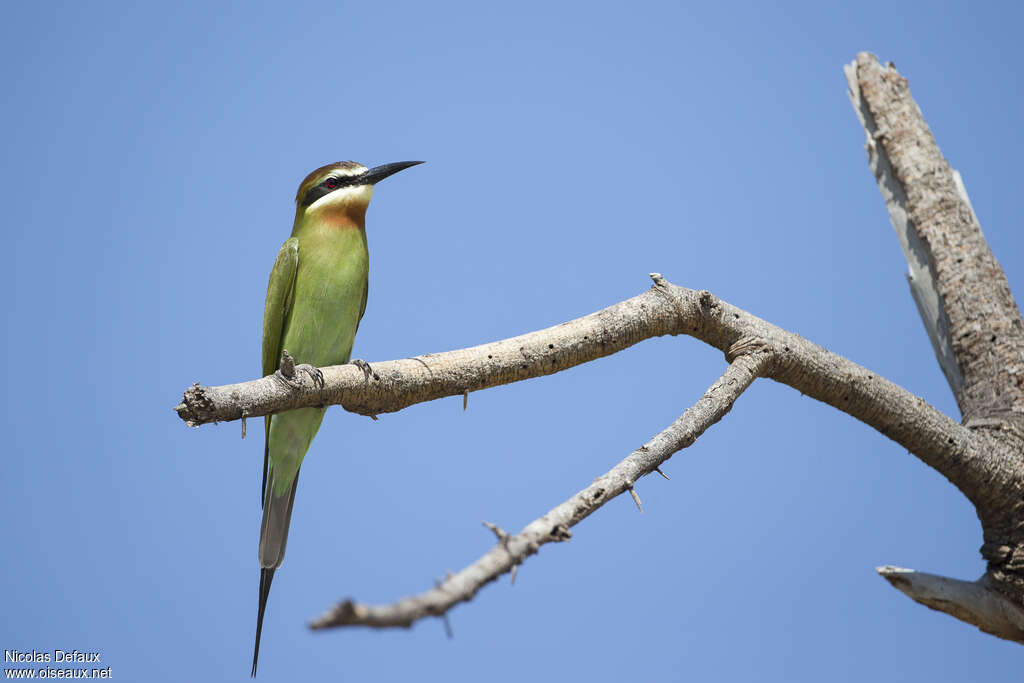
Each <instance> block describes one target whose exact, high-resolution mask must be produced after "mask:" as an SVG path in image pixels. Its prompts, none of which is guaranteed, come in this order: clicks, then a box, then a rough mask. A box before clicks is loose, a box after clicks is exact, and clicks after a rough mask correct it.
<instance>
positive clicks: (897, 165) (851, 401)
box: [176, 54, 1024, 643]
mask: <svg viewBox="0 0 1024 683" xmlns="http://www.w3.org/2000/svg"><path fill="white" fill-rule="evenodd" d="M846 73H847V78H848V81H849V84H850V92H851V94H850V97H851V100H852V101H853V104H854V108H855V109H856V111H857V112H858V115H859V116H860V117H861V121H862V122H863V124H864V128H865V131H866V133H867V137H868V156H869V161H870V164H871V168H872V170H873V171H874V173H875V176H876V178H877V180H878V184H879V187H880V189H881V191H882V194H883V197H884V198H885V201H886V204H887V206H888V208H889V211H890V215H891V217H892V220H893V225H894V226H895V227H896V231H897V234H898V236H899V238H900V243H901V245H902V246H903V249H904V253H905V254H906V256H907V261H908V265H909V269H910V273H909V281H910V286H911V292H912V295H913V297H914V300H915V301H916V302H917V305H918V309H919V311H920V312H921V316H922V319H923V321H924V323H925V326H926V328H927V329H928V333H929V336H930V338H931V340H932V344H933V347H934V349H935V353H936V356H937V357H938V359H939V364H940V367H941V368H942V370H943V372H944V373H945V375H946V378H947V380H948V382H949V384H950V387H951V388H952V390H953V392H954V394H955V395H956V399H957V403H958V405H959V407H960V409H961V412H962V414H963V416H964V421H963V424H960V423H958V422H957V421H955V420H954V419H952V418H950V417H948V416H946V415H943V414H942V413H940V412H939V411H938V410H936V409H935V408H933V407H932V406H930V405H929V404H927V403H926V402H925V401H924V400H923V399H921V398H919V397H917V396H914V395H913V394H911V393H910V392H908V391H906V390H905V389H903V388H901V387H899V386H897V385H895V384H893V383H892V382H890V381H888V380H886V379H884V378H881V377H878V376H877V375H875V374H874V373H872V372H871V371H869V370H867V369H865V368H863V367H861V366H860V365H857V364H856V363H854V362H852V361H850V360H847V359H846V358H843V357H841V356H838V355H836V354H833V353H831V352H829V351H827V350H825V349H823V348H821V347H820V346H818V345H816V344H813V343H812V342H809V341H807V340H806V339H803V338H802V337H800V336H799V335H796V334H794V333H792V332H788V331H786V330H783V329H781V328H779V327H777V326H775V325H772V324H770V323H768V322H766V321H764V320H761V319H760V318H758V317H756V316H754V315H752V314H750V313H747V312H746V311H743V310H741V309H739V308H736V307H735V306H732V305H730V304H728V303H726V302H724V301H721V300H719V299H718V298H716V297H715V296H713V295H712V294H711V293H710V292H707V291H695V290H690V289H685V288H682V287H677V286H675V285H671V284H669V283H668V282H666V281H665V280H664V279H663V278H662V277H661V276H660V275H658V274H657V273H654V274H652V275H651V277H652V279H653V280H654V286H653V287H652V288H651V289H650V290H648V291H646V292H644V293H642V294H640V295H638V296H635V297H633V298H631V299H627V300H626V301H623V302H621V303H618V304H615V305H613V306H610V307H608V308H606V309H603V310H601V311H598V312H596V313H593V314H591V315H588V316H585V317H583V318H578V319H576V320H572V321H569V322H566V323H563V324H561V325H557V326H555V327H551V328H548V329H545V330H539V331H537V332H531V333H529V334H525V335H522V336H519V337H513V338H510V339H505V340H502V341H497V342H492V343H490V344H484V345H481V346H476V347H472V348H466V349H461V350H457V351H448V352H445V353H437V354H427V355H423V356H417V357H415V358H410V359H402V360H393V361H384V362H378V363H374V364H373V366H372V368H373V374H372V376H371V378H370V381H367V380H366V377H365V375H364V373H363V370H361V369H359V368H357V367H355V366H333V367H327V368H322V371H323V372H322V376H323V382H322V384H317V383H314V382H313V380H312V379H311V378H309V377H305V376H303V375H301V374H298V375H296V376H294V377H292V378H288V379H286V378H284V377H283V376H279V373H278V374H276V375H271V376H268V377H265V378H262V379H257V380H253V381H249V382H242V383H239V384H232V385H227V386H221V387H204V386H200V385H198V384H196V385H194V386H192V387H190V388H189V389H188V390H187V391H186V392H185V396H184V399H183V400H182V403H181V404H180V405H178V406H177V408H176V410H177V411H178V415H179V416H180V417H181V419H182V420H184V421H185V422H186V424H188V425H190V426H198V425H201V424H204V423H209V422H216V421H224V420H236V419H239V418H243V417H258V416H261V415H267V414H271V413H275V412H280V411H284V410H291V409H294V408H299V407H304V406H322V405H333V404H337V405H341V406H343V407H344V408H345V409H347V410H350V411H352V412H356V413H360V414H364V415H377V414H379V413H386V412H393V411H397V410H401V409H402V408H405V407H407V406H410V405H413V404H416V403H420V402H423V401H430V400H433V399H437V398H441V397H444V396H458V395H461V396H465V395H466V393H467V392H469V391H479V390H481V389H486V388H488V387H493V386H498V385H501V384H507V383H510V382H516V381H520V380H524V379H529V378H532V377H539V376H542V375H548V374H552V373H555V372H560V371H562V370H565V369H567V368H570V367H573V366H575V365H579V364H581V363H585V362H588V361H591V360H595V359H597V358H601V357H604V356H608V355H610V354H613V353H616V352H618V351H621V350H623V349H626V348H628V347H630V346H632V345H634V344H636V343H638V342H640V341H642V340H644V339H648V338H651V337H656V336H661V335H666V334H671V335H678V334H686V335H689V336H692V337H695V338H697V339H700V340H702V341H704V342H705V343H707V344H710V345H712V346H714V347H716V348H718V349H720V350H721V351H722V352H723V353H724V354H725V357H726V360H727V361H728V362H729V364H730V365H729V367H728V369H727V370H726V372H725V374H724V375H723V377H722V379H720V380H719V382H717V383H716V384H715V385H713V386H712V387H711V389H709V390H708V392H707V393H706V394H705V395H704V397H703V398H702V399H701V401H700V402H698V403H697V404H696V405H695V406H693V407H691V408H690V409H689V410H687V411H686V412H685V413H684V414H683V415H682V416H681V417H680V418H679V420H677V421H676V423H674V424H673V425H672V426H670V427H669V428H668V429H666V430H665V431H664V432H662V433H661V434H659V435H658V436H656V437H655V438H654V439H653V440H652V441H651V442H649V443H648V444H647V445H645V446H644V447H642V448H641V449H639V450H638V451H635V452H634V453H632V454H630V456H628V457H627V458H626V459H625V460H623V461H622V462H621V463H620V464H619V465H617V466H616V467H615V468H613V469H612V470H611V471H610V472H608V473H607V474H605V475H603V476H602V477H600V478H599V479H598V480H596V481H595V482H594V483H593V484H592V485H590V486H588V487H587V488H585V489H584V490H583V491H581V492H580V493H577V494H576V495H575V496H573V497H572V498H570V499H569V500H568V501H566V502H565V503H562V504H561V505H560V506H558V507H556V508H554V509H553V510H551V511H550V512H548V513H547V514H546V515H545V516H543V517H541V518H540V519H538V520H536V521H535V522H533V523H531V524H530V525H528V526H527V527H526V528H525V529H523V531H521V532H520V533H519V534H516V535H514V536H509V535H507V534H504V532H501V534H500V535H499V538H500V540H499V544H498V546H497V547H495V548H494V549H492V550H491V551H490V552H488V553H487V554H485V555H484V556H483V557H482V558H480V560H478V561H477V562H475V563H474V564H472V565H470V566H469V567H467V568H466V569H464V570H463V571H461V572H459V573H458V574H456V575H454V576H451V577H449V578H448V579H446V580H445V581H444V582H442V583H440V584H439V585H438V586H437V587H436V588H435V589H433V590H430V591H427V592H426V593H423V594H421V595H418V596H415V597H410V598H406V599H404V600H401V601H399V602H397V603H394V604H392V605H386V606H366V605H361V604H356V603H353V602H351V601H347V602H345V603H342V604H340V605H338V606H336V607H334V608H332V609H331V610H330V611H329V612H327V613H326V614H325V615H323V616H322V617H320V618H319V619H317V620H316V621H314V622H313V624H312V626H313V627H315V628H325V627H329V626H340V625H366V626H374V627H387V626H408V625H409V624H411V623H412V622H413V621H415V620H416V619H419V618H422V617H424V616H429V615H444V614H445V613H446V612H447V610H449V609H450V608H451V607H452V606H454V605H456V604H458V603H460V602H464V601H466V600H469V599H471V598H472V597H473V595H474V594H475V593H476V591H477V590H479V589H480V588H481V587H482V586H484V585H485V584H487V583H488V582H490V581H493V580H494V579H495V578H497V577H498V576H500V575H501V574H502V573H504V572H507V571H514V570H515V568H516V567H518V565H519V564H520V563H521V562H522V561H523V560H524V559H525V558H526V557H528V556H529V555H531V554H533V553H535V552H536V551H537V549H538V548H539V547H540V545H541V544H543V543H547V542H551V541H560V540H566V539H567V538H568V537H569V528H570V527H571V526H573V525H574V524H576V523H578V522H579V521H581V520H582V519H584V518H585V517H586V516H588V515H589V514H591V513H592V512H593V511H594V510H596V509H597V508H598V507H600V505H602V504H603V503H604V502H606V501H607V500H610V499H611V498H612V497H615V496H617V495H619V494H621V493H622V492H624V491H630V492H631V493H633V494H634V500H636V501H637V502H638V505H639V499H638V498H637V497H636V496H635V489H634V484H635V482H636V480H637V479H638V478H639V477H641V476H643V475H646V474H649V473H651V472H654V471H657V467H658V465H659V464H660V463H661V462H663V461H664V460H665V459H667V458H668V457H669V456H671V454H672V453H674V452H675V451H677V450H679V449H680V448H683V447H685V446H686V445H689V443H692V441H693V440H694V439H696V438H697V436H699V435H700V434H701V433H702V432H703V431H704V430H705V429H707V427H708V426H710V425H711V424H713V423H714V422H715V421H717V420H718V419H719V418H721V416H722V415H724V413H725V412H727V411H728V408H729V406H731V405H732V402H733V401H735V400H736V397H738V396H739V394H740V393H742V391H743V390H744V389H745V388H746V387H747V386H748V385H749V384H750V382H752V381H753V380H754V379H756V378H757V377H767V378H770V379H773V380H775V381H778V382H781V383H783V384H787V385H789V386H791V387H793V388H794V389H797V390H798V391H800V392H801V393H803V394H806V395H808V396H810V397H812V398H815V399H817V400H819V401H822V402H824V403H827V404H829V405H831V406H833V407H835V408H837V409H839V410H841V411H843V412H845V413H847V414H849V415H851V416H853V417H854V418H856V419H858V420H860V421H861V422H863V423H865V424H867V425H869V426H871V427H872V428H874V429H876V430H877V431H879V432H881V433H882V434H884V435H885V436H888V437H889V438H890V439H892V440H894V441H896V442H898V443H900V444H901V445H902V446H904V447H905V448H906V449H907V450H908V451H909V452H910V453H912V454H913V455H914V456H916V457H918V458H920V459H921V460H922V461H923V462H925V463H926V464H928V465H929V466H930V467H932V468H934V469H936V470H937V471H939V472H940V473H941V474H942V475H943V476H945V477H946V478H947V479H948V480H949V481H950V482H951V483H953V485H955V486H956V487H957V488H958V489H959V490H960V491H961V492H962V493H963V494H964V495H965V496H966V497H967V498H968V499H969V500H970V501H971V502H972V503H973V504H974V506H975V508H976V510H977V512H978V517H979V519H980V520H981V523H982V528H983V531H984V545H983V546H982V548H981V552H982V555H983V556H984V557H985V559H986V560H987V561H988V566H987V569H986V572H985V574H984V575H983V576H982V577H981V578H980V579H978V580H977V581H974V582H966V581H959V580H955V579H947V578H944V577H938V576H934V575H930V574H924V573H920V572H914V571H913V570H900V569H895V568H891V567H886V568H882V569H880V570H879V571H880V573H881V574H882V575H883V576H885V577H886V578H887V579H888V580H889V581H890V582H891V583H892V584H893V585H894V586H896V587H897V588H899V589H900V590H902V591H904V592H905V593H906V594H907V595H909V596H910V597H912V598H913V599H914V600H917V601H918V602H921V603H922V604H925V605H927V606H928V607H931V608H933V609H937V610H941V611H944V612H947V613H949V614H951V615H953V616H955V617H957V618H958V619H961V620H963V621H966V622H968V623H971V624H974V625H975V626H977V627H978V628H980V629H982V630H983V631H986V632H988V633H992V634H994V635H997V636H999V637H1001V638H1006V639H1008V640H1013V641H1016V642H1020V643H1024V457H1022V453H1024V323H1022V321H1021V318H1020V313H1019V311H1018V309H1017V306H1016V303H1015V302H1014V300H1013V297H1012V295H1011V294H1010V290H1009V285H1008V283H1007V281H1006V277H1005V275H1004V274H1003V272H1002V269H1001V268H1000V267H999V264H998V262H997V261H996V260H995V257H994V256H993V255H992V253H991V251H990V250H989V248H988V245H987V243H986V242H985V239H984V236H983V235H982V233H981V228H980V226H979V225H978V221H977V217H976V216H975V214H974V211H973V209H972V208H971V206H970V202H969V201H968V199H967V194H966V191H965V190H964V188H963V184H962V182H960V179H959V176H958V175H957V174H956V172H955V171H953V170H952V169H950V167H949V165H948V164H947V163H946V161H945V159H943V157H942V155H941V153H940V152H939V149H938V146H937V145H936V144H935V141H934V139H933V138H932V135H931V132H930V131H929V130H928V127H927V125H926V124H925V122H924V119H923V117H922V116H921V112H920V110H919V109H918V108H917V105H916V104H915V103H914V101H913V99H912V98H911V97H910V92H909V89H908V87H907V82H906V80H905V79H903V78H902V77H901V76H900V75H899V74H898V73H897V72H896V71H895V69H894V68H893V67H892V66H891V65H890V66H889V67H882V66H881V65H880V64H878V62H877V60H876V59H875V58H874V57H873V56H871V55H867V54H860V55H858V57H857V60H856V61H855V62H854V63H853V64H851V65H850V66H848V67H847V69H846ZM495 529H496V527H495ZM496 533H498V532H497V531H496Z"/></svg>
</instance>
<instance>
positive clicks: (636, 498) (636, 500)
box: [626, 482, 644, 512]
mask: <svg viewBox="0 0 1024 683" xmlns="http://www.w3.org/2000/svg"><path fill="white" fill-rule="evenodd" d="M626 488H627V489H629V495H631V496H633V502H634V503H636V509H637V510H639V511H640V512H643V511H644V506H643V505H642V504H641V503H640V496H638V495H637V493H636V490H635V489H634V488H633V484H632V482H630V483H627V484H626Z"/></svg>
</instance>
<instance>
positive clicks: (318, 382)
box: [295, 363, 324, 389]
mask: <svg viewBox="0 0 1024 683" xmlns="http://www.w3.org/2000/svg"><path fill="white" fill-rule="evenodd" d="M295 369H296V370H301V371H302V372H304V373H306V374H307V375H309V378H310V379H311V380H313V386H315V387H318V388H320V389H323V388H324V373H322V372H320V368H316V367H313V366H312V365H307V364H305V363H303V364H302V365H296V366H295Z"/></svg>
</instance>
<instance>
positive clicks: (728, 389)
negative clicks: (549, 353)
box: [310, 348, 769, 629]
mask: <svg viewBox="0 0 1024 683" xmlns="http://www.w3.org/2000/svg"><path fill="white" fill-rule="evenodd" d="M768 360H769V353H768V352H767V351H766V350H763V349H757V348H755V349H753V350H752V351H751V352H750V353H749V354H748V355H741V356H739V357H738V358H736V359H735V360H734V361H733V362H732V363H730V364H729V367H728V368H726V371H725V374H723V375H722V376H721V377H720V378H719V379H718V381H716V382H715V383H714V384H712V385H711V386H710V387H709V388H708V390H707V391H705V392H704V395H703V396H702V397H701V399H700V400H699V401H697V402H696V403H695V404H693V405H692V406H690V407H689V408H687V409H686V411H685V412H684V413H683V414H682V415H681V416H679V418H678V419H677V420H676V421H675V422H673V423H672V424H671V425H669V426H668V427H666V428H665V429H664V430H663V431H661V432H660V433H658V434H657V435H656V436H655V437H654V438H653V439H651V440H650V441H648V442H647V443H645V444H644V445H643V446H641V447H640V448H638V449H636V450H635V451H633V452H632V453H630V454H629V455H628V456H626V458H625V459H624V460H623V461H622V462H620V463H619V464H618V465H616V466H615V467H613V468H612V469H610V470H609V471H608V472H605V473H604V474H602V475H601V476H600V477H598V478H597V479H595V480H594V481H593V483H592V484H590V486H588V487H586V488H585V489H583V490H582V491H580V492H579V493H577V494H576V495H574V496H573V497H572V498H570V499H569V500H567V501H565V502H564V503H562V504H561V505H559V506H558V507H555V508H554V509H552V510H549V511H548V512H547V514H545V515H544V516H543V517H540V518H539V519H535V520H534V521H532V522H530V523H529V524H527V525H526V527H525V528H524V529H523V530H522V531H520V532H519V533H518V534H515V535H514V536H510V535H507V534H505V533H504V532H502V533H500V534H498V543H497V545H495V546H494V548H492V549H491V550H490V551H489V552H488V553H486V554H485V555H484V556H483V557H481V558H480V559H479V560H477V561H476V562H474V563H473V564H471V565H469V566H468V567H466V568H465V569H463V570H462V571H460V572H459V573H457V574H453V575H451V576H449V577H448V578H447V579H445V581H444V582H442V583H440V584H438V585H437V586H436V587H435V588H432V589H431V590H428V591H426V592H425V593H421V594H420V595H415V596H411V597H408V598H404V599H402V600H399V601H398V602H395V603H393V604H390V605H381V606H375V605H363V604H357V603H354V602H352V601H351V600H346V601H344V602H341V603H339V604H337V605H335V606H334V607H332V608H331V609H330V610H328V611H327V612H326V613H324V614H323V615H322V616H320V617H319V618H318V619H316V620H314V621H313V622H312V623H311V624H310V627H311V628H314V629H321V628H329V627H331V626H372V627H375V628H387V627H392V626H403V627H408V626H411V625H412V624H413V623H414V622H416V621H417V620H419V619H422V618H423V617H427V616H431V615H435V616H436V615H442V614H445V613H447V612H448V610H450V609H451V608H452V607H454V606H455V605H457V604H459V603H461V602H468V601H470V600H472V599H473V596H474V595H476V592H477V591H478V590H480V589H481V588H482V587H483V586H485V585H487V584H488V583H490V582H491V581H494V580H495V579H497V578H498V577H499V576H501V575H502V574H504V573H506V572H510V571H512V570H513V569H515V568H516V567H518V566H519V565H520V564H522V563H523V562H524V561H525V560H526V559H527V558H528V557H529V556H530V555H534V554H536V553H537V551H538V550H540V547H541V546H542V545H544V544H545V543H551V542H556V541H568V540H569V538H570V537H571V536H572V534H571V533H570V531H569V529H570V528H572V527H574V526H576V525H577V524H578V523H580V522H582V521H583V520H584V519H586V518H587V517H589V516H590V515H591V514H592V513H594V512H596V511H597V509H598V508H600V507H601V506H602V505H604V504H605V503H607V502H608V501H610V500H612V499H613V498H615V497H617V496H619V495H620V494H622V493H623V492H625V491H630V492H633V489H634V484H635V483H636V482H637V481H638V480H639V479H640V478H641V477H644V476H646V475H648V474H651V473H652V472H654V470H655V469H657V467H658V466H659V465H660V464H661V463H663V462H665V461H666V460H668V459H669V458H670V457H672V455H673V454H674V453H676V452H677V451H679V450H681V449H683V448H686V447H687V446H689V445H690V444H692V443H693V442H695V441H696V440H697V438H698V437H699V436H700V435H701V434H703V433H704V431H705V430H706V429H707V428H708V427H710V426H711V425H713V424H715V423H716V422H718V421H719V420H721V419H722V417H724V416H725V414H726V413H728V412H729V410H730V409H731V408H732V405H733V403H735V402H736V399H738V398H739V397H740V394H742V393H743V392H744V391H745V390H746V388H747V387H749V386H750V384H751V383H752V382H753V381H754V380H755V379H756V378H757V377H758V376H759V375H760V374H761V372H762V370H763V369H764V367H765V366H766V365H767V364H768ZM489 526H491V527H492V530H495V529H496V527H493V525H489ZM495 533H496V534H497V533H498V532H497V531H495Z"/></svg>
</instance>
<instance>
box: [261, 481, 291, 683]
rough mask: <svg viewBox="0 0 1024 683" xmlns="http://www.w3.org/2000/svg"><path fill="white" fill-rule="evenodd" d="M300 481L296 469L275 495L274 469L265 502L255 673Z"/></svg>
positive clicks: (262, 526) (268, 483) (268, 482)
mask: <svg viewBox="0 0 1024 683" xmlns="http://www.w3.org/2000/svg"><path fill="white" fill-rule="evenodd" d="M298 485H299V473H298V472H296V473H295V481H293V482H292V485H291V488H289V489H288V492H287V493H286V494H285V495H283V496H280V497H277V496H275V495H274V472H273V470H271V472H270V476H269V478H268V481H267V488H266V499H265V500H264V504H263V524H262V525H261V527H260V603H259V611H258V612H257V613H256V645H255V647H254V648H253V653H252V675H253V676H254V677H255V676H256V663H257V662H258V661H259V657H260V634H261V633H262V632H263V613H264V612H265V611H266V609H267V597H268V596H269V595H270V584H271V582H272V581H273V580H274V570H276V569H277V568H278V567H280V566H281V562H283V561H284V549H285V546H286V545H287V544H288V525H289V524H290V523H291V520H292V505H293V504H294V503H295V489H296V487H298Z"/></svg>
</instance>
